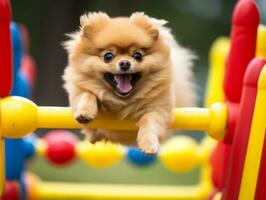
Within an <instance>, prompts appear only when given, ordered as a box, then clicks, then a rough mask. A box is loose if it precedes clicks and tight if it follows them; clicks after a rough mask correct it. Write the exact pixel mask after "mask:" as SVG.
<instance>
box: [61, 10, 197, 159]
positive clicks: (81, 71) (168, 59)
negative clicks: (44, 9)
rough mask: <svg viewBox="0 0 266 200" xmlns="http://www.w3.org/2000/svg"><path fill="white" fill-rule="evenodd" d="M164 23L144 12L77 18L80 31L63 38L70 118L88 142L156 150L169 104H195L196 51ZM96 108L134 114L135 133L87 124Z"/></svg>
mask: <svg viewBox="0 0 266 200" xmlns="http://www.w3.org/2000/svg"><path fill="white" fill-rule="evenodd" d="M166 23H167V22H166V21H165V20H158V19H155V18H151V17H148V16H147V15H145V14H144V13H142V12H136V13H133V14H132V15H131V16H130V17H117V18H110V17H109V16H108V15H107V14H106V13H102V12H93V13H88V14H85V15H82V16H81V17H80V30H79V31H78V32H76V33H73V34H70V35H69V37H70V39H69V40H68V41H66V42H65V43H64V47H65V49H66V50H67V53H68V65H67V67H66V69H65V71H64V75H63V79H64V81H65V84H64V88H65V89H66V91H67V93H68V95H69V102H70V106H71V108H72V110H73V114H74V117H75V119H76V121H77V122H78V123H80V124H82V125H83V127H84V128H83V132H85V133H86V134H87V135H88V137H89V139H90V140H91V141H92V142H95V141H97V140H101V139H107V140H112V141H115V142H119V143H126V144H128V143H130V144H134V143H135V144H136V142H137V145H138V147H139V148H140V149H141V150H142V151H143V152H144V153H147V154H156V153H157V152H158V150H159V147H160V141H162V140H163V139H164V138H165V136H166V133H167V129H168V127H169V125H170V124H171V122H172V114H171V113H172V112H171V111H172V109H173V108H174V107H185V106H192V105H194V102H195V97H196V94H195V89H194V84H193V82H192V70H191V66H192V64H193V62H192V61H193V59H194V55H193V54H192V53H191V52H190V51H188V50H187V49H184V48H183V47H181V46H179V45H178V43H177V42H176V41H175V39H174V37H173V36H172V34H171V31H170V29H168V28H166V27H165V24H166ZM99 113H100V114H102V113H103V114H104V113H109V114H111V115H112V116H113V117H116V118H117V119H121V120H122V119H124V118H126V117H130V118H133V119H135V120H137V126H138V128H139V129H138V132H136V133H135V134H134V133H133V132H131V131H127V132H121V131H117V132H115V131H107V130H99V129H97V130H91V129H89V128H88V127H87V126H86V125H87V124H88V123H89V122H90V121H91V120H93V119H95V118H96V116H97V115H98V114H99Z"/></svg>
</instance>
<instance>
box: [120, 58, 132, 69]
mask: <svg viewBox="0 0 266 200" xmlns="http://www.w3.org/2000/svg"><path fill="white" fill-rule="evenodd" d="M130 66H131V63H130V62H129V61H128V60H121V61H120V62H119V67H120V69H121V70H122V71H127V70H129V68H130Z"/></svg>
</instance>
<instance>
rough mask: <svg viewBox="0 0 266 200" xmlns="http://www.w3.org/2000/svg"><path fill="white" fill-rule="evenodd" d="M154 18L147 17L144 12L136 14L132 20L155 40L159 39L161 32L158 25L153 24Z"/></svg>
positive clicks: (132, 16) (133, 14)
mask: <svg viewBox="0 0 266 200" xmlns="http://www.w3.org/2000/svg"><path fill="white" fill-rule="evenodd" d="M151 19H152V18H150V17H148V16H147V15H145V14H144V13H143V12H135V13H132V15H131V16H130V20H131V21H132V22H133V23H135V24H136V25H137V26H139V27H140V28H143V29H145V30H146V31H147V33H148V34H149V35H150V36H151V37H152V38H153V39H154V40H157V39H158V37H159V30H158V28H157V26H156V25H154V24H153V23H152V20H151Z"/></svg>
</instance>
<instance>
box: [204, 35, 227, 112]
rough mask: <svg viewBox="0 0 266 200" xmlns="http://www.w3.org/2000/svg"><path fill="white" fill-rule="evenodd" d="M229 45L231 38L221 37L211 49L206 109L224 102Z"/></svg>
mask: <svg viewBox="0 0 266 200" xmlns="http://www.w3.org/2000/svg"><path fill="white" fill-rule="evenodd" d="M229 45H230V42H229V38H227V37H219V38H218V39H216V40H215V42H214V43H213V45H212V47H211V50H210V55H209V60H210V68H209V73H208V80H207V86H206V95H205V102H204V105H205V107H210V105H211V104H213V103H215V102H221V101H223V100H224V93H223V80H224V68H225V60H226V56H227V53H228V50H229Z"/></svg>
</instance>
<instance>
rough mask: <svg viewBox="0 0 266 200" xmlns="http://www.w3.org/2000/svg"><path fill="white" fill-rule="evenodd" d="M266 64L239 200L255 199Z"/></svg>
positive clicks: (263, 126)
mask: <svg viewBox="0 0 266 200" xmlns="http://www.w3.org/2000/svg"><path fill="white" fill-rule="evenodd" d="M265 102H266V65H265V66H264V68H263V70H262V72H261V75H260V78H259V83H258V93H257V98H256V104H255V110H254V114H253V119H252V125H251V130H250V136H249V141H248V147H247V153H246V159H245V163H244V169H243V176H242V180H241V185H240V193H239V197H238V199H239V200H253V199H255V193H256V185H257V179H258V174H259V168H260V161H261V156H262V152H263V144H264V139H265V130H266V118H265Z"/></svg>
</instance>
